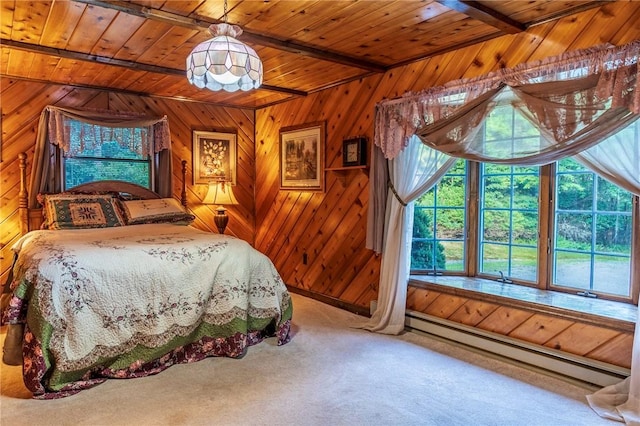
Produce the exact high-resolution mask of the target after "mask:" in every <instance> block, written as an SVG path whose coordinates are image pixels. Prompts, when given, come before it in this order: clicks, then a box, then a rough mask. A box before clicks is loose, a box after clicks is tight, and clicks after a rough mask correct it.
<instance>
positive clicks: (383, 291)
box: [361, 137, 456, 334]
mask: <svg viewBox="0 0 640 426" xmlns="http://www.w3.org/2000/svg"><path fill="white" fill-rule="evenodd" d="M455 161H456V159H455V158H452V157H450V156H448V155H445V154H442V153H440V152H438V151H436V150H434V149H431V148H429V147H427V146H426V145H424V144H422V143H421V142H420V140H419V139H418V138H417V137H413V138H412V140H411V141H410V143H409V145H408V146H407V148H406V149H405V150H404V151H402V152H401V153H400V154H399V155H398V156H397V157H395V158H394V159H393V160H390V161H389V163H388V164H389V181H390V185H389V194H388V196H387V209H386V218H385V232H384V235H385V240H384V251H383V253H384V254H383V255H382V265H381V269H380V288H379V289H378V307H377V309H376V311H375V312H374V313H373V315H372V317H371V319H370V320H369V321H368V322H367V323H366V324H364V325H362V326H361V327H362V328H364V329H367V330H371V331H377V332H379V333H385V334H398V333H400V332H401V331H402V330H403V329H404V315H405V305H406V303H407V280H408V279H409V266H410V265H409V263H410V261H409V259H410V256H409V253H411V232H412V230H413V201H414V200H415V199H416V198H418V197H419V196H420V195H422V194H423V193H424V192H425V191H427V190H429V188H431V187H432V186H434V185H435V184H436V183H437V182H438V181H439V180H440V178H442V176H443V175H444V174H445V173H447V170H449V169H450V168H451V166H453V163H455Z"/></svg>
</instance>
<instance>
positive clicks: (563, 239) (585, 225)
mask: <svg viewBox="0 0 640 426" xmlns="http://www.w3.org/2000/svg"><path fill="white" fill-rule="evenodd" d="M556 247H557V248H559V249H572V250H589V249H590V247H591V215H586V214H576V213H558V214H557V215H556Z"/></svg>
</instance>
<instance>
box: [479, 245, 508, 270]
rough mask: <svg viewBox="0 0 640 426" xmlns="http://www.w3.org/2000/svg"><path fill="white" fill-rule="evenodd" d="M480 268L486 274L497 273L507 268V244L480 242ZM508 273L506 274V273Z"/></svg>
mask: <svg viewBox="0 0 640 426" xmlns="http://www.w3.org/2000/svg"><path fill="white" fill-rule="evenodd" d="M481 259H482V263H481V265H480V266H481V270H482V272H484V273H487V274H495V275H499V274H500V271H503V272H504V273H506V271H508V270H509V261H508V259H509V246H507V245H500V244H491V243H485V244H482V253H481ZM507 275H508V274H507Z"/></svg>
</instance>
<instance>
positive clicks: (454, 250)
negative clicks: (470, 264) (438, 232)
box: [442, 241, 464, 271]
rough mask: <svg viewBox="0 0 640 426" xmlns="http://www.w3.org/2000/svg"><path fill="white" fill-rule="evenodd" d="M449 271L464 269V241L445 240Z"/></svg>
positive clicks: (446, 268) (447, 268)
mask: <svg viewBox="0 0 640 426" xmlns="http://www.w3.org/2000/svg"><path fill="white" fill-rule="evenodd" d="M442 246H443V247H444V252H445V253H446V267H445V270H447V271H464V242H463V241H443V242H442Z"/></svg>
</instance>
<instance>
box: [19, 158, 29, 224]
mask: <svg viewBox="0 0 640 426" xmlns="http://www.w3.org/2000/svg"><path fill="white" fill-rule="evenodd" d="M18 167H20V192H18V214H19V215H20V235H24V234H26V233H27V232H29V191H27V154H25V153H24V152H21V153H20V154H18Z"/></svg>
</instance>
